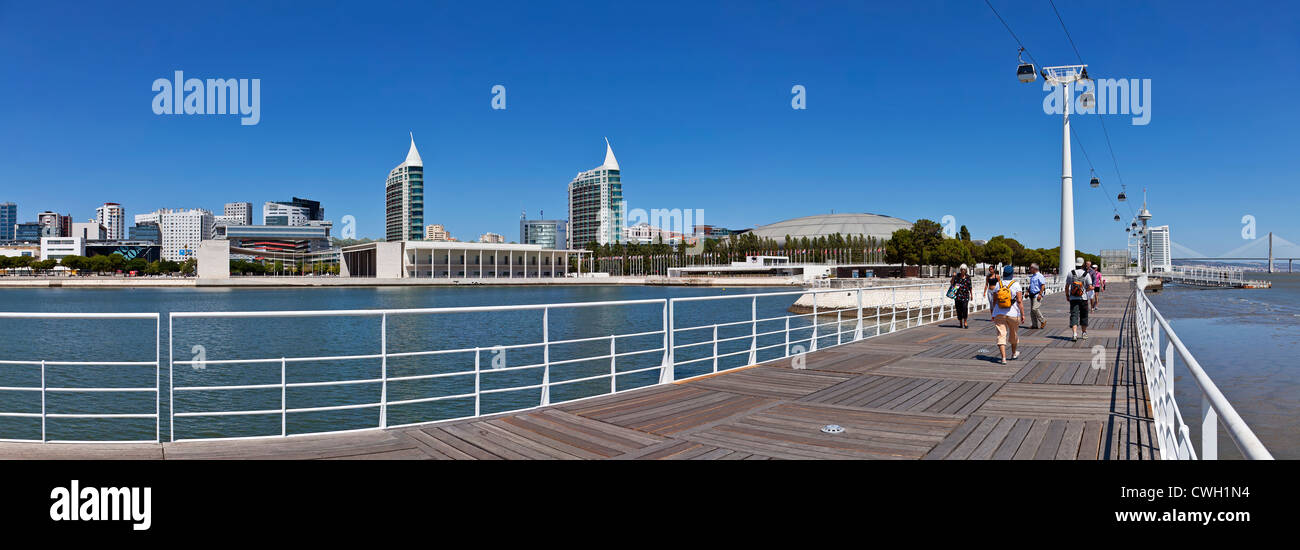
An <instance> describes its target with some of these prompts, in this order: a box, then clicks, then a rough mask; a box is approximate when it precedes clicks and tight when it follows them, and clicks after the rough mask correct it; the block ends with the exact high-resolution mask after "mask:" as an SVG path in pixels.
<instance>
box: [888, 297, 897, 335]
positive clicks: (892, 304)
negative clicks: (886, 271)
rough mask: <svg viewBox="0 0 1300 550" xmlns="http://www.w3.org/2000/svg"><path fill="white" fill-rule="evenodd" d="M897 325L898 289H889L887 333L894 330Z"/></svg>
mask: <svg viewBox="0 0 1300 550" xmlns="http://www.w3.org/2000/svg"><path fill="white" fill-rule="evenodd" d="M897 323H898V289H896V288H891V289H889V332H894V330H896V329H895V328H894V327H895V326H896V325H897Z"/></svg>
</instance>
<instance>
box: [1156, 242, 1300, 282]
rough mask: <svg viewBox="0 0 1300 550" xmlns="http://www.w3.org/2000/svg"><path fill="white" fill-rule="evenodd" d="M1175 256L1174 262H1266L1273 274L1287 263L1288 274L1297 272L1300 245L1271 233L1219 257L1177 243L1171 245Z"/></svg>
mask: <svg viewBox="0 0 1300 550" xmlns="http://www.w3.org/2000/svg"><path fill="white" fill-rule="evenodd" d="M1170 245H1171V247H1172V248H1173V250H1174V252H1175V254H1179V255H1180V256H1175V257H1174V258H1172V260H1173V261H1202V262H1266V263H1267V265H1268V272H1269V273H1273V272H1274V268H1275V266H1276V264H1277V262H1283V261H1284V262H1286V264H1287V267H1286V271H1287V273H1294V272H1295V261H1296V260H1298V259H1300V245H1297V244H1295V243H1293V242H1291V241H1289V240H1286V239H1284V238H1282V237H1280V236H1278V235H1275V234H1273V233H1269V234H1268V236H1267V237H1265V238H1262V239H1250V240H1249V241H1248V242H1247V243H1246V244H1243V245H1241V246H1239V247H1237V248H1234V249H1232V250H1229V251H1227V252H1224V253H1223V254H1222V255H1219V256H1207V255H1205V254H1201V253H1200V252H1197V251H1196V250H1193V249H1191V248H1188V247H1186V246H1183V245H1181V244H1179V243H1176V242H1171V243H1170Z"/></svg>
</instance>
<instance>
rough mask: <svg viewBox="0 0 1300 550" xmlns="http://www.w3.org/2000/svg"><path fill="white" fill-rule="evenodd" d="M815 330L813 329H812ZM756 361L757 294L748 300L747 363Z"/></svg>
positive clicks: (814, 297)
mask: <svg viewBox="0 0 1300 550" xmlns="http://www.w3.org/2000/svg"><path fill="white" fill-rule="evenodd" d="M816 300H817V295H816V294H814V295H813V304H814V306H813V307H816V305H815V304H816V303H817V302H816ZM814 330H815V329H814ZM757 362H758V296H754V297H753V298H750V301H749V364H750V365H753V364H754V363H757Z"/></svg>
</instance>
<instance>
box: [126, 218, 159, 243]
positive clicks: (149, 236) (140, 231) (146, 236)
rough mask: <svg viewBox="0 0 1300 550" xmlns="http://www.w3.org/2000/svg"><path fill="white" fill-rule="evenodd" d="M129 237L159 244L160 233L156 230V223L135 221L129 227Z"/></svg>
mask: <svg viewBox="0 0 1300 550" xmlns="http://www.w3.org/2000/svg"><path fill="white" fill-rule="evenodd" d="M130 239H131V240H133V241H147V242H151V243H158V244H161V243H162V233H161V232H160V231H159V230H158V224H155V223H137V224H135V225H133V226H131V228H130Z"/></svg>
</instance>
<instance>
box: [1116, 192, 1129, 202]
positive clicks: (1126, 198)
mask: <svg viewBox="0 0 1300 550" xmlns="http://www.w3.org/2000/svg"><path fill="white" fill-rule="evenodd" d="M1116 198H1117V199H1119V202H1124V201H1126V200H1128V197H1126V196H1124V192H1123V191H1120V192H1119V196H1118V197H1116Z"/></svg>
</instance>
